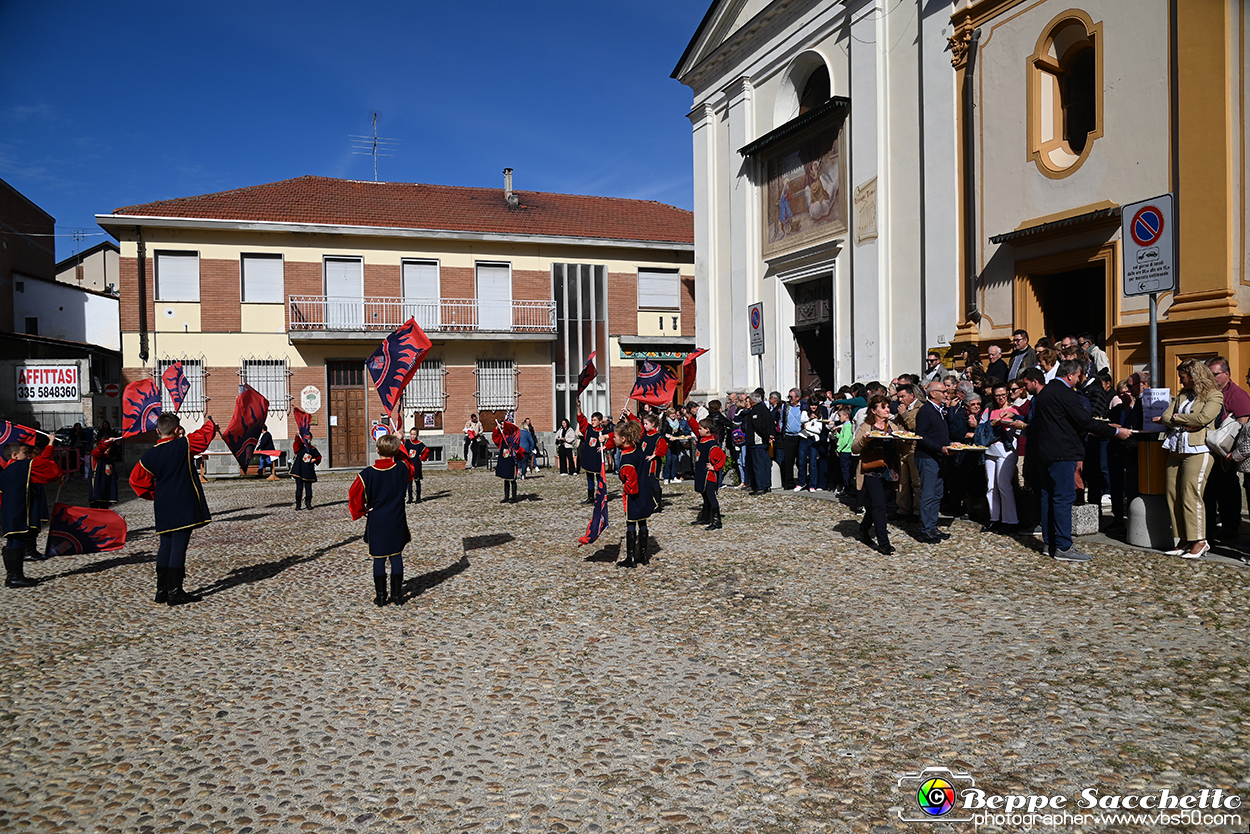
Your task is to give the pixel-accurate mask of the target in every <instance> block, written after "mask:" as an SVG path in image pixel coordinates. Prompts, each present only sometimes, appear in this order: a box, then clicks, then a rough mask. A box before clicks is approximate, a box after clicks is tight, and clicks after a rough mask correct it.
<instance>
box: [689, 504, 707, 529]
mask: <svg viewBox="0 0 1250 834" xmlns="http://www.w3.org/2000/svg"><path fill="white" fill-rule="evenodd" d="M711 520H712V508H711V507H710V506H708V503H707V499H706V498H704V499H703V506H702V507H700V508H699V517H698V518H696V519H695V520H694V521H692V522H690V526H691V527H694V526H695V525H698V524H707V523H708V522H710V521H711Z"/></svg>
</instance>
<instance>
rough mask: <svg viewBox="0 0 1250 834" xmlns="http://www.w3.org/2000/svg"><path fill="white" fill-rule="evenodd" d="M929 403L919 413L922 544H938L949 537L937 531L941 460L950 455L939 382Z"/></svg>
mask: <svg viewBox="0 0 1250 834" xmlns="http://www.w3.org/2000/svg"><path fill="white" fill-rule="evenodd" d="M926 390H927V391H928V394H929V401H928V402H927V403H925V404H924V405H922V406H920V409H919V411H918V412H917V413H916V434H918V435H920V440H918V441H917V442H916V468H917V469H918V470H920V541H922V542H927V543H929V544H937V543H939V542H941V541H944V540H945V539H948V538H950V535H949V534H947V533H942V532H941V531H939V530H938V526H937V525H938V510H939V508H940V506H941V503H942V461H943V459H944V458H945V457H946V456H947V455H949V454H950V445H951V438H950V427H949V426H947V424H946V416H945V415H944V414H943V413H942V407H943V405H944V404H945V403H946V386H945V385H943V384H942V383H940V382H937V381H936V380H935V381H933V382H930V383H929V386H928V388H927V389H926Z"/></svg>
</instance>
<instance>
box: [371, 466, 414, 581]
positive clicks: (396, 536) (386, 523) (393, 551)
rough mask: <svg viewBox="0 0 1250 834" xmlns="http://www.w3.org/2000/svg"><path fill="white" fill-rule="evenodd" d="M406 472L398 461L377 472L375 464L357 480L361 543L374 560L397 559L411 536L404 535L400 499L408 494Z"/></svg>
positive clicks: (405, 525) (404, 515)
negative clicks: (361, 509) (361, 512)
mask: <svg viewBox="0 0 1250 834" xmlns="http://www.w3.org/2000/svg"><path fill="white" fill-rule="evenodd" d="M409 473H410V470H409V469H408V467H407V466H405V465H404V464H403V463H402V462H400V461H396V464H395V465H394V466H390V467H387V468H386V469H379V468H378V467H377V466H376V465H374V466H370V467H369V468H368V469H363V470H361V472H360V475H359V478H360V481H361V483H362V485H363V486H364V491H365V494H364V504H365V507H367V508H369V514H368V515H366V516H365V542H367V543H368V545H369V555H370V556H372V557H373V558H374V559H384V558H386V557H388V556H398V555H400V554H401V553H403V551H404V547H405V546H406V545H407V544H408V542H410V541H412V534H411V533H409V532H408V514H407V512H406V511H405V509H404V498H405V496H406V495H407V491H408V476H409Z"/></svg>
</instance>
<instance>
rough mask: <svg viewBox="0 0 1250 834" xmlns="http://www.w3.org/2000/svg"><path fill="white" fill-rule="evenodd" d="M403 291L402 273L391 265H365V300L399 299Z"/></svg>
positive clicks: (398, 268) (397, 267)
mask: <svg viewBox="0 0 1250 834" xmlns="http://www.w3.org/2000/svg"><path fill="white" fill-rule="evenodd" d="M403 294H404V291H403V271H402V270H401V268H400V267H399V266H397V265H393V264H371V263H366V264H365V298H377V297H382V298H399V297H400V296H401V295H403Z"/></svg>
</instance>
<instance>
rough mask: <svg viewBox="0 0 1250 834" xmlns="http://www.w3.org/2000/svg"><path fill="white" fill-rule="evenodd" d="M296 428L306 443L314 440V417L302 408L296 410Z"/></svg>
mask: <svg viewBox="0 0 1250 834" xmlns="http://www.w3.org/2000/svg"><path fill="white" fill-rule="evenodd" d="M295 428H296V430H297V431H298V432H299V436H300V437H302V438H304V440H305V441H308V440H312V415H311V414H309V413H308V412H307V411H305V410H304V409H302V408H296V409H295Z"/></svg>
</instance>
